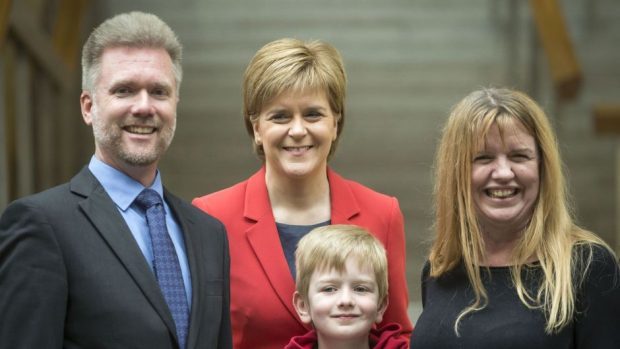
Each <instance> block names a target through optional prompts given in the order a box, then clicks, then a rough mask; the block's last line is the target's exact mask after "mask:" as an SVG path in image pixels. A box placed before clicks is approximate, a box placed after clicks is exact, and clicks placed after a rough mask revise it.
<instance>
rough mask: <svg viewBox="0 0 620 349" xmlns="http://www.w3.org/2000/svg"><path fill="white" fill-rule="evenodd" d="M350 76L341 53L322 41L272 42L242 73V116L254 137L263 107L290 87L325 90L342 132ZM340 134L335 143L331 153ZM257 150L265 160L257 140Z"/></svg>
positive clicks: (295, 89) (292, 89)
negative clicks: (347, 75)
mask: <svg viewBox="0 0 620 349" xmlns="http://www.w3.org/2000/svg"><path fill="white" fill-rule="evenodd" d="M346 84H347V78H346V74H345V71H344V65H343V63H342V58H341V56H340V53H339V52H338V50H336V48H334V47H333V46H331V45H330V44H327V43H325V42H322V41H308V42H304V41H301V40H297V39H290V38H285V39H279V40H275V41H272V42H270V43H268V44H266V45H265V46H263V47H262V48H260V49H259V50H258V52H256V54H255V55H254V57H253V58H252V60H251V61H250V64H249V65H248V67H247V68H246V70H245V74H244V76H243V88H242V89H243V119H244V121H245V127H246V129H247V131H248V133H249V135H250V137H252V138H253V137H254V130H253V127H252V124H253V123H254V122H255V121H256V120H257V118H258V116H259V115H260V112H261V110H262V108H263V107H264V106H265V105H266V104H268V103H269V102H270V101H271V100H273V99H274V98H276V97H278V96H279V95H280V94H282V93H284V92H285V91H287V90H291V91H295V92H301V91H319V92H324V93H325V94H326V97H327V99H328V101H329V105H330V107H331V109H332V112H333V113H334V114H336V118H337V125H338V130H337V134H338V135H340V133H341V132H342V129H343V126H344V101H345V94H346ZM338 139H339V137H336V140H335V141H334V142H333V143H332V147H331V149H330V153H329V155H330V156H331V155H332V154H333V153H334V151H335V149H336V144H337V141H338ZM254 151H255V152H256V154H257V155H258V156H259V158H261V159H262V160H264V159H265V153H264V151H263V148H262V145H258V144H255V143H254Z"/></svg>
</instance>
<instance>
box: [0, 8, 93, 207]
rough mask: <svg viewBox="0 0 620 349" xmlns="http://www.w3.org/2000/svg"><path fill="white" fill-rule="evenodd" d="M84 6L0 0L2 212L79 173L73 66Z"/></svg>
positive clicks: (76, 74)
mask: <svg viewBox="0 0 620 349" xmlns="http://www.w3.org/2000/svg"><path fill="white" fill-rule="evenodd" d="M87 4H88V2H87V0H59V1H56V2H47V1H16V0H14V1H11V0H0V77H1V79H0V85H1V86H0V109H1V113H2V115H3V117H0V134H2V141H1V142H0V160H2V164H0V210H1V209H2V208H3V207H4V206H5V205H6V204H7V203H8V202H10V201H11V200H14V199H15V198H17V197H20V196H23V195H27V194H31V193H33V192H36V191H39V190H42V189H45V188H48V187H50V186H53V185H55V184H58V183H60V182H63V181H65V180H67V179H68V178H69V177H70V176H71V174H73V173H74V172H76V170H77V167H79V166H80V165H78V162H77V160H78V158H79V157H80V156H79V154H80V153H81V151H82V149H83V148H84V147H81V146H80V144H81V143H83V142H81V141H80V138H81V137H84V136H82V135H81V134H83V133H84V132H83V131H84V130H83V127H82V126H81V123H80V121H79V120H80V114H79V107H78V104H77V100H78V98H77V96H78V95H79V84H78V83H79V78H80V72H79V70H78V67H79V64H78V61H79V56H80V54H79V53H80V52H79V47H80V38H81V35H80V34H81V32H82V31H81V27H82V24H83V23H82V22H83V19H84V18H85V13H86V9H87ZM47 23H49V24H47ZM46 24H47V27H46Z"/></svg>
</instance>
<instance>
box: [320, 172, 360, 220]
mask: <svg viewBox="0 0 620 349" xmlns="http://www.w3.org/2000/svg"><path fill="white" fill-rule="evenodd" d="M327 180H328V181H329V193H330V194H329V195H330V202H331V211H332V212H331V220H332V221H331V224H352V223H351V219H352V218H353V217H355V216H356V215H358V214H359V213H360V207H359V205H358V203H357V199H356V198H355V195H353V192H352V191H351V188H350V187H349V183H348V182H347V181H346V180H345V179H344V178H342V177H340V175H338V174H337V173H336V172H334V171H332V170H331V169H330V168H327Z"/></svg>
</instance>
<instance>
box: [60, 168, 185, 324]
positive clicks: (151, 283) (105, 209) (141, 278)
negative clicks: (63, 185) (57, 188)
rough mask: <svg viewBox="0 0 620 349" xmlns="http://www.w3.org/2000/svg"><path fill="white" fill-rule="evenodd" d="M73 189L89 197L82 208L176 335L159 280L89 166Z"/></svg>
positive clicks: (72, 183) (76, 178)
mask: <svg viewBox="0 0 620 349" xmlns="http://www.w3.org/2000/svg"><path fill="white" fill-rule="evenodd" d="M71 190H72V191H73V192H74V193H77V194H79V195H82V196H84V197H85V199H84V200H83V201H81V202H80V204H79V205H80V208H81V209H82V211H83V212H84V214H85V215H86V216H87V217H88V219H89V220H90V222H91V223H92V224H93V226H94V227H95V229H96V230H97V231H98V232H99V234H100V235H101V236H102V237H103V239H104V240H105V241H106V242H107V244H108V246H109V247H110V249H111V250H112V251H113V252H114V254H115V255H116V256H117V257H118V259H119V261H120V262H121V263H122V264H123V266H124V267H125V269H126V270H127V272H128V273H129V274H130V275H131V277H132V278H133V279H134V281H135V282H136V284H137V285H138V286H139V287H140V289H141V290H142V292H143V293H144V295H145V297H146V298H147V299H148V300H149V302H150V303H151V304H152V305H153V308H155V310H156V311H157V313H158V314H159V315H160V316H161V318H162V320H163V321H164V323H165V324H166V326H167V327H168V329H169V330H170V332H172V333H173V334H174V335H175V336H176V330H175V325H174V320H173V319H172V315H171V314H170V311H169V310H168V305H167V304H166V301H165V300H164V297H163V295H162V294H161V291H160V289H159V285H158V284H157V280H156V279H155V276H154V275H153V272H152V271H151V269H150V267H149V265H148V263H147V262H146V260H145V258H144V256H143V255H142V252H141V251H140V248H139V247H138V244H137V243H136V241H135V239H134V238H133V235H132V234H131V232H130V231H129V228H128V227H127V224H126V223H125V220H124V219H123V217H122V216H121V214H120V213H119V212H118V209H117V208H116V206H115V204H114V202H113V201H112V199H110V197H109V196H108V194H107V193H106V191H105V190H104V189H103V187H102V186H101V184H99V182H98V181H97V179H96V178H95V177H94V176H93V175H92V173H91V172H90V171H89V170H88V168H87V167H85V168H84V169H83V170H82V171H81V172H80V173H79V174H78V175H76V176H75V177H74V178H73V179H72V180H71Z"/></svg>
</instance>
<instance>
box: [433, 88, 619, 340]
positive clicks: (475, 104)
mask: <svg viewBox="0 0 620 349" xmlns="http://www.w3.org/2000/svg"><path fill="white" fill-rule="evenodd" d="M493 124H496V125H497V126H498V127H499V129H500V134H501V132H505V130H507V129H508V130H509V129H510V128H514V127H520V126H522V127H523V128H524V129H525V130H526V131H527V132H528V133H529V134H530V135H531V136H532V137H533V138H534V140H535V142H536V147H537V150H538V154H537V156H538V162H539V182H540V187H539V192H538V197H537V200H536V203H535V205H534V209H533V213H532V217H531V219H530V222H529V224H528V225H527V226H526V228H525V230H524V233H523V236H522V238H521V240H520V241H519V243H518V244H517V246H516V247H515V249H514V251H513V254H512V260H511V263H510V264H511V265H512V267H511V273H512V280H513V283H514V285H515V288H516V290H517V293H518V294H519V298H520V299H521V301H522V302H523V303H524V304H525V305H526V306H528V307H530V308H542V309H543V311H544V313H545V316H546V320H547V323H546V328H545V331H546V332H547V333H555V332H557V331H559V330H561V329H562V328H564V326H566V325H568V324H569V323H571V321H572V319H573V316H574V312H575V294H574V285H575V284H578V283H579V280H580V279H581V278H582V276H583V275H584V274H585V273H586V271H587V266H588V264H589V260H588V258H586V260H576V259H575V258H576V257H575V256H576V255H577V254H575V253H574V251H573V248H574V247H575V246H586V247H591V246H592V245H593V244H596V245H601V246H605V247H606V248H608V247H607V246H606V245H605V244H604V242H603V241H602V240H601V239H600V238H598V237H597V236H596V235H594V234H592V233H591V232H588V231H585V230H583V229H581V228H579V227H578V226H576V225H575V223H574V222H573V219H572V214H571V207H570V204H569V201H568V198H567V196H568V194H567V188H566V181H565V178H564V174H563V168H562V167H563V166H562V161H561V158H560V152H559V147H558V142H557V139H556V136H555V132H554V131H553V128H552V126H551V124H550V122H549V120H548V118H547V116H546V115H545V113H544V111H543V110H542V109H541V108H540V107H539V106H538V104H537V103H536V102H535V101H534V100H532V99H531V98H530V97H529V96H527V95H526V94H524V93H522V92H519V91H514V90H510V89H505V88H486V89H481V90H477V91H474V92H472V93H471V94H469V95H468V96H466V97H465V98H463V99H462V100H461V101H460V102H459V103H458V104H456V106H454V108H453V109H452V112H451V114H450V116H449V118H448V120H447V122H446V124H445V127H444V129H443V134H442V137H441V141H440V143H439V147H438V150H437V154H436V158H435V169H434V170H435V188H434V198H435V232H436V235H435V241H434V243H433V245H432V247H431V251H430V256H429V260H430V265H431V272H430V275H431V276H432V277H440V276H441V275H443V274H445V273H447V272H448V271H450V270H452V269H454V268H455V267H456V266H457V265H458V264H459V263H461V262H463V263H464V266H465V269H466V271H467V275H468V277H469V281H470V283H471V285H472V288H473V290H474V294H475V300H474V302H473V303H472V304H471V305H470V306H469V307H467V308H465V309H464V310H463V311H462V312H461V314H460V315H459V317H458V318H457V320H456V323H455V331H456V332H457V334H458V323H459V321H460V320H461V319H462V318H463V316H464V315H466V314H468V313H471V312H474V311H478V310H480V309H483V308H484V307H485V306H486V303H487V302H488V299H487V294H486V291H485V289H484V286H483V284H482V279H481V275H480V269H479V266H480V265H481V261H483V260H484V256H485V247H484V240H483V238H482V233H481V231H480V227H479V224H478V219H477V215H476V210H475V208H474V201H473V196H472V187H471V178H472V161H473V156H474V154H475V153H476V152H477V151H478V150H479V147H480V146H481V145H482V142H484V140H485V138H486V135H487V133H488V132H489V129H490V128H491V126H492V125H493ZM532 256H534V257H535V258H536V260H538V261H539V262H540V265H541V268H542V271H543V274H544V278H543V280H541V283H540V288H539V289H538V290H537V291H535V292H533V294H530V293H528V291H527V290H526V289H525V287H524V286H523V281H522V279H521V274H522V273H521V271H522V269H523V267H524V266H525V265H528V263H529V262H528V261H529V259H530V258H531V257H532ZM584 266H585V267H584Z"/></svg>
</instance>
